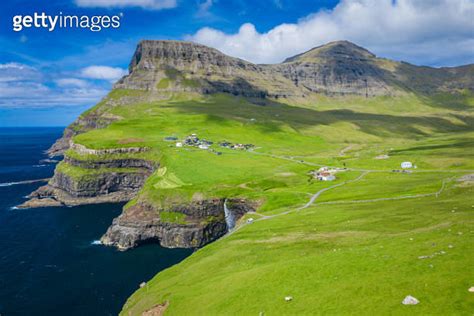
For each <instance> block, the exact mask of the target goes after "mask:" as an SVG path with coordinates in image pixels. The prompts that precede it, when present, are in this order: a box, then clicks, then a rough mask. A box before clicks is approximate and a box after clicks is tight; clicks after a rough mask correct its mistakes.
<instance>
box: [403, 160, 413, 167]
mask: <svg viewBox="0 0 474 316" xmlns="http://www.w3.org/2000/svg"><path fill="white" fill-rule="evenodd" d="M400 166H401V167H402V169H410V168H412V167H413V164H412V163H411V162H409V161H404V162H402V164H401V165H400Z"/></svg>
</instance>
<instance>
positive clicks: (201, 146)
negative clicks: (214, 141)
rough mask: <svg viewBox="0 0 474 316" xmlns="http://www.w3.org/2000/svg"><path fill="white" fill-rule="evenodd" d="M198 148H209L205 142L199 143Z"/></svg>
mask: <svg viewBox="0 0 474 316" xmlns="http://www.w3.org/2000/svg"><path fill="white" fill-rule="evenodd" d="M198 147H199V148H200V149H209V146H208V145H206V144H201V145H199V146H198Z"/></svg>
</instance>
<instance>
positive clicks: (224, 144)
mask: <svg viewBox="0 0 474 316" xmlns="http://www.w3.org/2000/svg"><path fill="white" fill-rule="evenodd" d="M165 140H166V141H176V143H175V146H176V147H178V148H182V147H185V146H187V147H195V148H199V149H203V150H208V151H210V152H213V153H215V154H217V155H221V154H222V152H220V151H216V150H215V149H213V148H211V147H212V146H213V145H214V142H213V141H210V140H207V139H204V138H199V137H198V136H197V134H196V133H192V134H191V135H188V136H186V137H185V138H184V139H183V140H182V141H178V138H177V137H173V136H170V137H165ZM218 146H219V147H221V148H227V149H232V150H251V149H253V148H255V145H253V144H241V143H231V142H228V141H225V140H224V141H221V142H219V143H218Z"/></svg>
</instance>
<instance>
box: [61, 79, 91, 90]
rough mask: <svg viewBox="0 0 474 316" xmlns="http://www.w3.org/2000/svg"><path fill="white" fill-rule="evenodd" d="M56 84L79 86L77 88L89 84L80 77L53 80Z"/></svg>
mask: <svg viewBox="0 0 474 316" xmlns="http://www.w3.org/2000/svg"><path fill="white" fill-rule="evenodd" d="M55 82H56V84H57V85H58V86H59V87H79V88H84V87H87V86H88V85H89V83H88V82H87V81H85V80H82V79H77V78H61V79H57V80H55Z"/></svg>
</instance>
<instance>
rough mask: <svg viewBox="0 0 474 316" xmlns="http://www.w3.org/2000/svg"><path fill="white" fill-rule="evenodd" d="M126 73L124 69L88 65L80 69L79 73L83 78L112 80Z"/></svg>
mask: <svg viewBox="0 0 474 316" xmlns="http://www.w3.org/2000/svg"><path fill="white" fill-rule="evenodd" d="M126 74H127V71H126V70H125V69H122V68H118V67H117V68H114V67H108V66H89V67H86V68H83V69H82V70H81V75H82V76H83V77H85V78H90V79H101V80H109V81H112V82H114V81H116V80H118V79H120V78H121V77H122V76H124V75H126Z"/></svg>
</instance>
